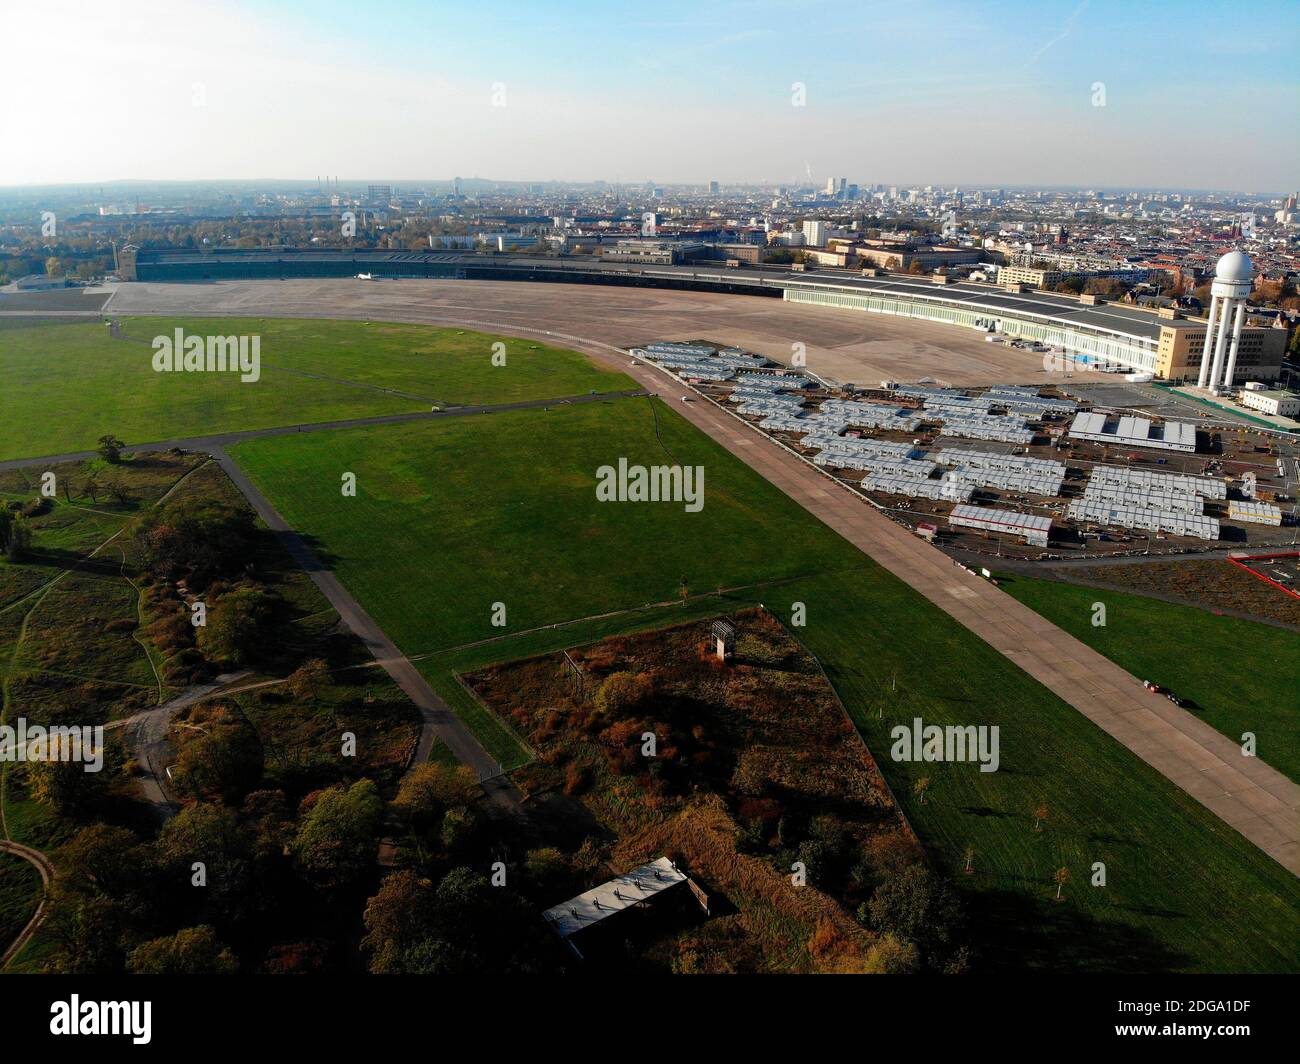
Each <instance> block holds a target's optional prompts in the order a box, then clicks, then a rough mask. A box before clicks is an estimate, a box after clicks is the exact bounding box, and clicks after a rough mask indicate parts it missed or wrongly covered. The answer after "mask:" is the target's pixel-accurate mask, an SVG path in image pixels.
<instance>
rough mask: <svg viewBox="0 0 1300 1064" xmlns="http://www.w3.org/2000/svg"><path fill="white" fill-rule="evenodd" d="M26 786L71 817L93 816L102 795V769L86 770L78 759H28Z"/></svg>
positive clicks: (56, 809) (38, 798) (34, 794)
mask: <svg viewBox="0 0 1300 1064" xmlns="http://www.w3.org/2000/svg"><path fill="white" fill-rule="evenodd" d="M27 786H28V788H29V789H30V791H31V794H32V797H33V798H35V799H36V800H37V801H39V802H42V803H44V804H45V805H46V806H48V807H49V808H50V809H52V810H54V811H55V812H56V813H58V814H59V815H60V816H65V817H68V818H69V819H70V820H82V819H92V818H91V817H89V816H88V815H87V814H89V813H91V812H92V811H93V810H94V809H95V807H96V806H97V805H98V804H99V802H100V801H101V800H102V798H103V796H104V785H103V782H102V780H101V773H98V772H87V771H86V766H85V765H84V764H82V763H81V762H80V761H56V760H53V759H48V760H44V761H31V762H29V763H28V765H27Z"/></svg>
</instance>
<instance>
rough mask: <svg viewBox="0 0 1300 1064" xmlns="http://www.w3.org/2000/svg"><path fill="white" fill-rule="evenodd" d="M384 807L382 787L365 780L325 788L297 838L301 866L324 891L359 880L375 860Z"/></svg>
mask: <svg viewBox="0 0 1300 1064" xmlns="http://www.w3.org/2000/svg"><path fill="white" fill-rule="evenodd" d="M383 812H384V802H383V799H382V798H380V797H379V789H378V788H377V787H376V786H375V785H374V783H373V782H372V781H370V780H367V779H363V780H357V782H356V783H354V784H352V786H351V787H349V788H347V789H346V790H345V789H344V788H343V787H342V786H336V787H331V788H330V789H329V790H327V791H325V792H323V793H321V794H320V796H319V797H318V798H317V799H316V803H315V805H313V806H312V808H311V810H310V812H308V813H307V815H306V817H304V818H303V821H302V824H301V826H300V827H299V829H298V836H297V838H296V839H295V840H294V842H293V855H294V860H295V861H296V862H297V865H298V868H299V869H300V871H301V872H302V873H303V875H304V876H306V877H307V878H308V879H309V880H311V881H312V882H313V883H315V884H316V885H317V886H319V887H322V888H324V889H326V890H337V889H340V888H342V887H346V886H350V885H351V884H352V883H355V882H356V881H357V880H358V879H360V878H361V876H362V875H364V874H365V873H366V872H367V871H369V870H370V868H371V867H372V866H373V865H374V856H375V831H376V830H377V829H378V827H379V820H380V817H381V816H383Z"/></svg>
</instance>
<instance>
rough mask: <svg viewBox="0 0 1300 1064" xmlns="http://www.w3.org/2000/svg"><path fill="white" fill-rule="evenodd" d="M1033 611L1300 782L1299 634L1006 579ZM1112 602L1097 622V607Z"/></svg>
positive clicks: (1135, 598) (1137, 598)
mask: <svg viewBox="0 0 1300 1064" xmlns="http://www.w3.org/2000/svg"><path fill="white" fill-rule="evenodd" d="M1000 581H1001V583H1002V586H1003V587H1004V588H1005V589H1006V590H1007V591H1008V592H1009V593H1010V594H1012V595H1014V596H1015V597H1016V598H1017V599H1019V600H1020V601H1021V602H1023V603H1024V604H1025V605H1026V606H1028V607H1030V609H1032V610H1035V611H1036V612H1038V613H1041V614H1042V615H1043V616H1044V617H1046V618H1047V619H1048V620H1049V621H1051V622H1052V623H1053V624H1055V625H1057V626H1058V627H1060V628H1064V629H1065V630H1066V631H1067V632H1069V633H1070V634H1071V635H1072V636H1074V637H1075V638H1076V639H1079V640H1080V641H1082V642H1084V643H1087V644H1088V645H1089V646H1090V647H1092V648H1093V649H1094V650H1096V651H1097V652H1098V653H1101V654H1104V655H1105V656H1106V657H1108V658H1110V659H1111V660H1112V661H1113V662H1115V663H1116V664H1117V665H1120V666H1121V667H1123V668H1124V669H1126V670H1128V671H1129V672H1131V673H1132V674H1133V675H1134V676H1137V677H1138V678H1139V679H1144V680H1152V681H1154V682H1155V683H1158V684H1160V685H1161V686H1162V687H1167V688H1169V689H1170V690H1172V691H1174V692H1175V693H1176V694H1178V695H1179V696H1180V697H1181V698H1183V699H1185V700H1186V702H1187V709H1188V712H1190V713H1193V714H1195V715H1196V716H1198V717H1200V718H1201V719H1202V720H1204V721H1205V722H1206V723H1207V724H1209V725H1211V726H1212V727H1214V728H1215V729H1217V730H1218V731H1220V732H1222V733H1223V734H1224V735H1226V736H1227V737H1228V738H1229V739H1231V740H1233V742H1238V743H1239V742H1241V741H1242V738H1241V737H1242V734H1243V733H1244V732H1253V733H1254V735H1255V737H1256V742H1257V746H1256V753H1257V754H1258V756H1259V757H1260V759H1261V760H1263V761H1266V762H1267V763H1268V764H1270V765H1272V766H1273V767H1274V768H1275V769H1277V770H1278V771H1279V772H1282V773H1285V774H1286V775H1288V776H1290V777H1291V779H1293V780H1295V781H1296V782H1300V635H1297V634H1296V633H1295V632H1292V631H1288V630H1287V629H1284V628H1275V627H1273V626H1272V625H1267V624H1257V623H1255V622H1253V621H1245V620H1240V619H1238V618H1236V617H1216V616H1215V615H1214V614H1212V613H1209V612H1207V611H1206V610H1199V609H1195V608H1194V607H1191V606H1177V605H1173V604H1172V603H1168V602H1160V601H1157V600H1155V599H1148V598H1143V597H1142V596H1141V595H1131V594H1126V593H1124V592H1122V591H1101V590H1098V589H1096V588H1091V587H1077V586H1075V585H1073V584H1066V583H1061V582H1059V581H1056V580H1035V579H1030V578H1028V577H1022V576H1014V577H1011V576H1005V575H1004V576H1001V577H1000ZM1097 602H1100V603H1103V604H1104V605H1105V607H1106V612H1105V619H1106V623H1105V625H1102V626H1094V625H1093V623H1092V618H1093V604H1094V603H1097Z"/></svg>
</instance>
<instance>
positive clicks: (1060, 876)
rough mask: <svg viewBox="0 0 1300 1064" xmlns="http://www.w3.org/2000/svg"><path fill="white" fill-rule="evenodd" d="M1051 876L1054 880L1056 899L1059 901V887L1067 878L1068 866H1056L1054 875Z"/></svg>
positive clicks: (1068, 875)
mask: <svg viewBox="0 0 1300 1064" xmlns="http://www.w3.org/2000/svg"><path fill="white" fill-rule="evenodd" d="M1053 878H1055V880H1056V900H1057V901H1060V900H1061V888H1062V887H1064V886H1065V884H1066V882H1067V881H1068V880H1069V878H1070V870H1069V869H1068V868H1058V869H1057V870H1056V875H1055V876H1054V877H1053Z"/></svg>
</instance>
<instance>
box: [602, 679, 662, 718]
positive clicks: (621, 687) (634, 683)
mask: <svg viewBox="0 0 1300 1064" xmlns="http://www.w3.org/2000/svg"><path fill="white" fill-rule="evenodd" d="M653 694H654V681H653V680H652V679H651V678H650V676H649V675H648V674H647V673H644V672H642V673H631V672H612V673H610V674H609V675H608V676H607V677H605V682H604V683H602V684H601V685H600V690H599V691H598V692H597V693H596V708H597V709H598V710H599V711H600V712H601V713H604V714H606V715H608V716H611V717H622V716H627V715H629V714H630V713H632V712H633V711H635V710H636V709H637V708H639V707H640V706H642V705H643V704H645V703H646V702H647V701H649V699H650V697H651V696H652V695H653Z"/></svg>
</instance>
